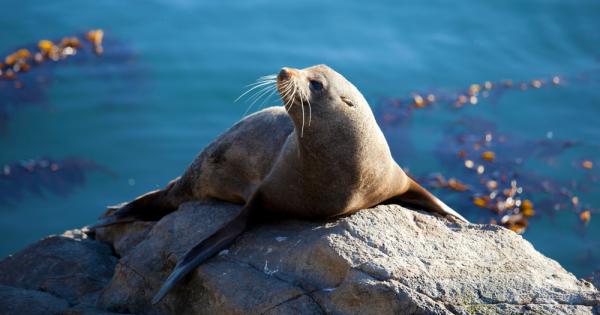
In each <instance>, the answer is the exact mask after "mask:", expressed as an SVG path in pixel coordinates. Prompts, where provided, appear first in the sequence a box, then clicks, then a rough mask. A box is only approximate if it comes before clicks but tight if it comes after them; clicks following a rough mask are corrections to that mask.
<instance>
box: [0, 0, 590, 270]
mask: <svg viewBox="0 0 600 315" xmlns="http://www.w3.org/2000/svg"><path fill="white" fill-rule="evenodd" d="M2 2H3V3H2V8H3V13H2V18H0V52H5V53H8V52H10V51H12V50H14V49H15V48H19V47H20V46H22V45H31V44H35V43H36V42H37V41H38V40H39V39H42V38H49V39H57V38H60V37H62V36H64V35H71V34H78V33H81V32H84V31H86V30H88V29H92V28H102V29H104V31H105V37H106V42H107V43H106V45H105V54H104V55H103V56H101V57H97V58H96V57H93V58H92V57H90V59H88V60H87V61H86V62H83V63H80V64H79V63H76V62H68V61H65V62H64V63H63V64H61V65H58V64H57V65H56V66H53V68H52V72H51V74H50V75H49V76H50V77H51V83H49V84H48V86H47V87H46V88H45V90H44V93H45V94H44V96H43V101H40V102H37V103H39V104H31V103H26V104H19V105H18V106H13V107H12V108H11V110H10V114H9V117H8V119H6V120H5V121H3V122H1V124H2V125H3V126H2V130H3V131H2V133H1V134H0V165H3V164H10V163H13V162H15V161H20V160H24V159H37V158H41V157H48V158H51V159H54V160H58V161H60V160H62V159H65V158H69V157H75V158H78V159H85V160H88V161H93V162H95V163H96V164H98V165H99V166H101V167H103V169H102V170H91V171H86V172H85V182H84V183H80V184H77V185H75V186H76V187H74V188H73V190H72V191H70V193H68V194H54V193H48V192H46V193H41V194H35V193H26V195H25V196H24V197H23V198H19V199H16V200H15V201H13V202H11V203H10V204H0V239H2V242H0V256H4V255H7V254H10V253H13V252H15V251H16V250H18V249H20V248H22V247H23V246H25V245H26V244H28V243H30V242H33V241H35V240H37V239H39V238H41V237H43V236H44V235H47V234H51V233H61V232H62V231H64V230H66V229H70V228H74V227H79V226H83V225H85V224H89V223H91V222H93V221H94V219H95V218H96V217H98V215H99V214H100V213H101V212H102V211H103V209H104V208H105V207H106V206H107V205H112V204H116V203H120V202H122V201H126V200H129V199H131V198H133V197H135V196H137V195H139V194H142V193H144V192H146V191H149V190H151V189H155V188H157V187H161V186H163V185H164V184H166V183H167V182H168V181H169V180H170V179H172V178H174V177H176V176H178V175H179V174H181V173H182V172H183V170H184V169H185V168H186V166H187V165H188V163H189V162H190V161H191V160H192V159H193V158H194V157H195V155H196V154H197V152H199V151H200V150H201V149H202V148H203V147H204V146H205V145H206V144H208V143H209V142H210V141H211V140H212V139H214V138H215V137H216V136H217V135H218V134H219V133H221V132H222V131H224V130H225V129H226V128H227V127H228V126H230V125H231V124H233V123H234V122H235V121H237V120H239V119H240V118H241V117H242V114H243V113H244V111H245V110H246V108H247V106H248V104H247V103H243V102H239V103H234V102H233V100H234V99H235V98H236V97H237V96H238V95H239V94H240V93H241V92H242V91H243V87H244V86H245V85H246V84H248V83H251V82H252V81H254V80H255V79H256V78H257V77H259V76H262V75H266V74H270V73H275V72H277V71H278V69H279V68H281V67H282V66H293V67H306V66H309V65H312V64H318V63H325V64H328V65H330V66H331V67H333V68H335V69H336V70H338V71H339V72H340V73H342V74H344V75H345V76H346V77H347V78H348V79H349V80H350V81H352V82H353V83H354V84H355V85H356V86H357V87H358V88H359V89H360V90H361V91H362V92H363V94H365V96H366V97H367V99H369V100H370V102H371V105H372V107H373V108H374V109H375V110H376V111H383V110H384V109H381V108H379V107H378V106H380V104H379V103H380V102H379V100H381V99H382V98H385V97H406V96H407V95H408V96H410V93H411V92H412V91H417V90H428V89H447V90H451V91H452V90H456V89H461V88H464V87H468V86H469V84H471V83H473V82H482V81H485V80H494V81H495V80H501V79H512V80H515V81H518V80H530V79H533V78H537V77H550V76H552V75H555V74H561V75H562V74H564V75H577V74H580V73H583V72H586V71H591V70H593V69H598V66H599V62H598V57H599V56H600V54H599V52H600V32H598V30H600V3H599V2H596V1H558V0H550V1H549V0H539V1H531V0H529V1H524V0H518V1H517V0H507V1H495V2H489V1H480V2H472V1H428V2H423V1H402V2H400V1H381V2H379V3H373V4H371V3H367V2H355V3H350V2H349V1H341V0H337V1H327V2H322V1H272V2H271V1H248V0H246V1H227V2H223V1H216V2H214V1H210V2H209V1H191V0H177V1H145V2H143V3H142V2H137V3H134V2H132V1H108V0H107V1H86V2H83V1H64V0H56V1H50V2H48V1H26V2H22V1H21V2H19V1H17V2H15V1H6V0H4V1H2ZM109 42H110V43H112V44H109ZM598 82H599V81H598V80H594V79H591V80H581V81H572V82H571V83H568V84H565V85H564V86H562V87H560V88H547V89H540V90H532V91H526V92H522V93H521V92H515V93H512V92H511V93H507V95H505V96H504V97H502V98H501V99H499V100H498V101H497V102H495V103H491V102H483V101H482V102H481V103H480V104H479V105H477V106H470V107H468V108H464V109H462V110H460V111H446V110H431V111H422V112H419V113H416V114H415V115H414V117H412V120H411V123H410V124H407V125H403V126H402V127H401V128H400V127H393V126H387V127H384V130H385V133H386V135H387V136H388V139H389V142H390V147H391V148H392V150H393V153H394V156H395V158H396V160H397V161H398V162H399V163H400V164H401V165H404V166H408V167H410V168H411V170H416V171H428V170H435V171H443V169H440V168H441V165H440V163H439V162H438V161H436V159H435V157H433V155H432V152H433V150H434V149H435V147H436V146H437V145H439V144H438V141H439V140H440V139H441V138H442V136H443V129H442V128H441V126H443V125H445V124H447V123H448V121H451V120H452V119H456V118H457V117H461V115H470V116H477V117H485V118H486V119H488V120H491V121H493V122H494V123H495V124H496V125H497V126H498V129H500V130H502V131H506V132H510V133H512V134H517V135H520V136H522V137H524V138H543V137H544V136H545V135H546V134H547V133H548V132H549V131H551V132H552V133H553V135H554V137H556V138H560V139H579V140H583V141H585V145H584V146H582V147H578V148H576V149H575V150H574V151H570V152H569V153H568V154H567V156H566V157H563V158H561V159H560V160H559V163H558V164H557V165H555V166H554V167H551V168H548V167H541V166H540V172H544V173H545V174H546V176H550V177H552V178H562V179H569V178H571V177H574V176H575V177H576V176H584V175H585V174H584V173H583V172H584V171H582V170H581V169H579V168H576V167H574V166H573V163H574V162H573V161H575V160H577V159H581V158H587V159H592V160H593V159H594V158H598V153H599V150H598V148H599V146H600V124H599V123H598V122H599V121H600V120H599V118H600V106H598V104H600V89H599V88H598V87H599V86H598ZM0 97H6V96H4V95H0ZM273 104H276V100H275V99H274V100H273ZM399 128H400V129H399ZM399 135H409V136H410V137H409V139H410V150H406V148H407V146H405V145H403V144H401V143H400V142H397V141H396V140H395V139H399ZM398 141H399V140H398ZM594 161H596V164H595V165H594V167H595V170H596V171H597V170H598V168H599V167H600V160H594ZM533 167H534V168H535V167H536V166H535V165H534V166H533ZM580 198H581V199H582V200H585V202H586V203H589V204H590V205H591V206H595V207H600V194H598V191H597V190H596V191H594V189H591V190H590V191H589V192H588V193H582V194H581V195H580ZM459 210H460V209H459ZM596 213H597V212H593V213H592V218H591V221H590V222H589V224H588V225H587V227H582V225H581V223H580V222H579V218H578V215H577V214H576V213H574V212H569V211H561V212H558V213H556V214H553V215H540V216H538V217H534V219H533V220H532V221H531V222H530V227H529V228H528V230H527V232H526V233H525V234H524V237H525V238H526V239H528V240H529V241H531V242H532V243H533V244H534V246H535V247H536V248H537V249H538V250H540V251H541V252H542V253H544V254H546V255H548V256H550V257H552V258H554V259H556V260H558V261H559V262H560V263H561V264H562V265H563V266H564V267H565V268H567V269H568V270H570V271H572V272H574V273H575V274H576V275H578V276H586V275H588V274H590V273H591V272H592V271H593V270H597V269H600V217H595V216H594V214H596ZM599 214H600V213H599ZM465 215H466V216H467V217H469V218H471V219H472V220H476V218H477V217H478V215H477V213H474V212H473V211H469V212H466V213H465Z"/></svg>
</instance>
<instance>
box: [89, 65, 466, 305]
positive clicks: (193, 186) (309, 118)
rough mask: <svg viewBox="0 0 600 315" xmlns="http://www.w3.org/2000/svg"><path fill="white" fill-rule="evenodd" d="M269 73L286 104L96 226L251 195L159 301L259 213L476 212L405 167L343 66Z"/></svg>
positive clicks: (243, 124)
mask: <svg viewBox="0 0 600 315" xmlns="http://www.w3.org/2000/svg"><path fill="white" fill-rule="evenodd" d="M265 82H268V83H265V84H271V83H272V84H275V85H276V88H277V90H278V92H279V94H280V96H281V99H282V101H283V106H277V107H271V108H267V109H265V110H262V111H259V112H257V113H255V114H252V115H250V116H247V117H246V118H244V119H242V120H241V121H240V122H238V123H237V124H235V125H234V126H233V127H231V128H230V129H229V130H228V131H226V132H225V133H224V134H222V135H221V136H220V137H218V138H217V139H216V140H215V141H214V142H212V143H211V144H210V145H209V146H208V147H206V148H205V149H204V150H203V151H202V152H201V153H200V154H199V155H198V157H197V158H196V159H195V160H194V162H192V164H191V165H190V166H189V167H188V169H187V170H186V172H185V173H184V174H183V175H182V176H181V177H179V178H177V179H175V180H173V181H172V182H171V183H169V185H167V187H166V188H164V189H161V190H156V191H153V192H150V193H147V194H145V195H142V196H140V197H138V198H137V199H135V200H133V201H131V202H129V203H126V204H124V205H121V206H120V207H117V208H114V209H110V210H109V211H108V212H107V214H105V217H104V218H102V219H100V220H99V222H97V224H96V225H95V226H94V227H100V226H106V225H111V224H116V223H123V222H131V221H135V220H158V219H160V218H161V217H162V216H164V215H166V214H168V213H170V212H172V211H175V210H176V209H177V207H178V206H179V205H180V204H181V203H183V202H185V201H190V200H202V199H211V198H214V199H219V200H224V201H230V202H234V203H243V204H245V206H244V207H243V209H242V210H241V211H240V213H239V214H238V215H237V216H236V217H235V218H234V219H232V221H230V222H229V223H227V224H226V225H225V226H223V227H222V228H221V229H219V230H218V231H217V232H215V233H214V234H213V235H211V236H210V237H208V238H207V239H205V240H202V241H201V242H199V243H198V244H197V245H196V246H195V247H193V248H192V249H190V250H189V251H188V252H187V253H186V254H185V256H184V258H183V259H182V260H181V261H180V262H178V263H177V265H176V266H175V268H174V269H173V271H172V273H171V275H170V276H169V277H168V278H167V280H166V281H165V283H164V284H163V286H162V288H161V289H160V291H159V292H158V293H157V294H156V296H155V297H154V299H153V301H152V302H153V303H157V302H159V301H160V300H161V299H162V298H163V297H164V296H165V295H166V294H167V293H168V291H169V290H170V288H171V287H173V286H174V285H175V284H176V283H177V282H178V281H180V280H181V279H182V278H183V277H184V276H185V275H186V274H187V273H189V272H190V271H192V270H193V269H194V268H196V267H197V266H198V265H199V264H200V263H202V262H203V261H204V260H206V259H208V258H210V257H211V256H213V255H215V254H216V253H218V252H219V251H220V250H222V249H223V248H225V247H226V246H228V245H229V244H231V243H232V242H233V241H234V240H235V239H236V237H237V236H239V235H240V234H241V233H242V232H243V231H244V230H245V229H246V228H247V226H248V222H249V220H250V219H251V218H253V217H257V216H259V215H263V214H267V215H277V216H286V217H292V218H302V219H329V218H334V217H338V216H343V215H349V214H352V213H354V212H356V211H358V210H360V209H364V208H369V207H373V206H375V205H377V204H381V203H400V204H404V205H411V206H416V207H419V208H420V209H425V210H428V211H431V212H434V213H438V214H441V215H444V216H446V215H450V216H453V217H455V218H457V219H459V220H461V221H465V222H467V220H466V219H464V218H463V217H462V216H461V215H460V214H458V213H457V212H455V211H454V210H452V209H451V208H450V207H448V206H447V205H445V204H444V203H443V202H442V201H440V200H439V199H437V198H436V197H435V196H433V195H432V194H431V193H430V192H428V191H427V190H425V189H424V188H423V187H421V186H420V185H419V184H417V183H416V182H415V181H414V180H412V179H411V178H410V177H409V176H407V175H406V173H404V171H403V170H402V168H400V166H399V165H398V164H397V163H396V162H395V161H394V159H393V158H392V155H391V153H390V149H389V147H388V144H387V142H386V140H385V137H384V135H383V133H382V131H381V129H380V128H379V126H378V125H377V122H376V121H375V118H374V115H373V113H372V111H371V108H370V106H369V104H368V103H367V101H366V100H365V98H364V97H363V96H362V94H361V93H360V92H359V90H358V89H357V88H356V87H355V86H354V85H352V83H350V82H349V81H347V80H346V79H345V78H344V77H343V76H342V75H340V74H339V73H337V72H335V71H334V70H333V69H331V68H329V67H327V66H325V65H317V66H312V67H309V68H305V69H292V68H283V69H281V71H280V72H279V74H278V75H277V76H276V78H275V76H271V77H268V78H267V79H265Z"/></svg>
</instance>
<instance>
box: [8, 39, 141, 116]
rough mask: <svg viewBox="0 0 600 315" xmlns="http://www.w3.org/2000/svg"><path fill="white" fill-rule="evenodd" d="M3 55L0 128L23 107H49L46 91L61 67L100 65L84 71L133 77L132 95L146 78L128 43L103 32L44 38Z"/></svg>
mask: <svg viewBox="0 0 600 315" xmlns="http://www.w3.org/2000/svg"><path fill="white" fill-rule="evenodd" d="M0 56H3V57H0V126H2V125H3V123H4V122H5V121H6V120H7V119H8V118H9V115H10V113H11V112H13V111H14V110H17V109H19V108H20V107H22V106H30V105H37V106H43V105H47V101H46V89H47V87H48V86H49V85H50V84H51V83H53V76H52V73H53V71H54V70H55V68H56V67H57V66H59V65H78V66H82V65H88V64H91V65H94V66H97V67H98V68H89V69H88V68H85V70H84V71H86V72H85V73H86V74H89V75H91V76H94V77H98V76H101V77H102V80H110V79H111V78H112V77H115V76H117V77H119V78H123V77H127V78H128V79H129V78H130V79H131V80H128V85H127V89H128V91H132V92H131V93H133V91H135V90H137V89H138V88H139V87H138V84H139V81H140V80H141V78H142V77H143V75H142V74H141V72H142V71H140V68H139V66H138V65H137V56H136V54H135V52H134V51H133V50H132V49H131V48H130V47H129V46H128V45H127V44H125V43H122V42H120V41H118V40H117V39H115V38H111V37H105V34H104V32H103V31H102V30H91V31H89V32H87V33H84V34H80V35H78V36H67V37H63V38H61V39H59V40H47V39H42V40H40V41H38V42H36V43H32V44H29V45H25V46H22V47H19V48H17V49H14V50H11V51H10V52H9V53H6V54H4V55H0ZM100 56H101V57H100ZM90 70H94V71H90Z"/></svg>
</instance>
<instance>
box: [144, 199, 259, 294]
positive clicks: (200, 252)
mask: <svg viewBox="0 0 600 315" xmlns="http://www.w3.org/2000/svg"><path fill="white" fill-rule="evenodd" d="M249 215H250V207H248V206H246V207H244V208H243V209H242V210H241V211H240V213H239V214H238V215H237V216H236V217H235V218H234V219H233V220H231V221H230V222H229V223H227V224H226V225H224V226H223V227H222V228H220V229H219V230H218V231H217V232H215V233H214V234H212V235H211V236H209V237H208V238H206V239H204V240H203V241H201V242H200V243H198V245H196V246H194V247H193V248H192V249H190V250H189V251H188V252H187V253H185V255H184V257H183V259H182V260H181V261H180V262H178V263H177V265H176V266H175V269H173V271H172V272H171V275H169V277H168V278H167V280H166V281H165V283H164V284H163V285H162V287H161V288H160V290H159V291H158V293H157V294H156V295H155V296H154V298H153V299H152V304H156V303H158V302H160V300H162V298H163V297H164V296H165V295H166V294H167V293H169V290H171V288H172V287H173V286H174V285H175V284H177V283H178V282H179V281H180V280H181V279H183V277H185V275H187V274H188V273H189V272H190V271H192V270H194V268H196V267H198V265H200V264H201V263H202V262H204V261H205V260H207V259H208V258H210V257H212V256H213V255H215V254H216V253H218V252H219V251H221V250H222V249H224V248H225V247H227V246H229V245H230V244H231V243H233V241H234V240H235V239H236V238H237V237H238V236H239V235H240V234H242V232H244V230H245V229H246V227H247V225H248V218H249Z"/></svg>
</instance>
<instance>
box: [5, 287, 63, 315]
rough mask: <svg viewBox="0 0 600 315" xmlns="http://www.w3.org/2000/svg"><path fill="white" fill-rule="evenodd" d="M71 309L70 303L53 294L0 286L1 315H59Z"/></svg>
mask: <svg viewBox="0 0 600 315" xmlns="http://www.w3.org/2000/svg"><path fill="white" fill-rule="evenodd" d="M68 308H69V303H68V302H67V301H65V300H63V299H59V298H57V297H55V296H53V295H52V294H49V293H45V292H40V291H34V290H25V289H18V288H13V287H9V286H5V285H0V314H3V315H13V314H14V315H23V314H31V315H34V314H40V315H44V314H58V313H60V312H62V311H65V310H66V309H68Z"/></svg>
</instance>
